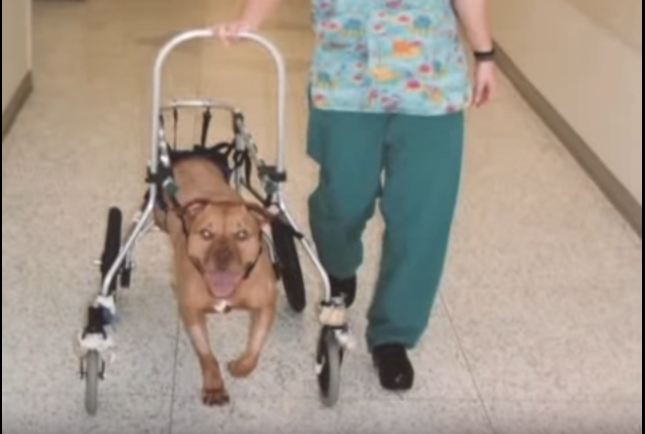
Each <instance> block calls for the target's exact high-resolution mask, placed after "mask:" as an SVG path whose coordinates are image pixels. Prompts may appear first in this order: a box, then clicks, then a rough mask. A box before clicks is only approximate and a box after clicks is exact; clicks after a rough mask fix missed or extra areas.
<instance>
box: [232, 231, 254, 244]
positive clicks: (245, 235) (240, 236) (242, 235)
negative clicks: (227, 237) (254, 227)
mask: <svg viewBox="0 0 645 434" xmlns="http://www.w3.org/2000/svg"><path fill="white" fill-rule="evenodd" d="M250 236H251V234H250V233H249V231H247V230H246V229H242V230H241V231H238V232H237V233H236V234H235V238H236V239H237V240H238V241H246V240H248V239H249V237H250Z"/></svg>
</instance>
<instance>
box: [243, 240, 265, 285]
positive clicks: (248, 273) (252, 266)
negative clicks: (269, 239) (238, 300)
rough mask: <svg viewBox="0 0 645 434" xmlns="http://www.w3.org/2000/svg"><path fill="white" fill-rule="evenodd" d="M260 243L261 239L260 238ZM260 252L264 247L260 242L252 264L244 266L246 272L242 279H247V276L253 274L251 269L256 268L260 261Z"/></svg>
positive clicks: (262, 251)
mask: <svg viewBox="0 0 645 434" xmlns="http://www.w3.org/2000/svg"><path fill="white" fill-rule="evenodd" d="M260 242H261V243H262V242H263V241H262V240H260ZM262 253H264V247H263V246H262V244H260V251H259V252H258V256H256V257H255V261H253V263H252V264H249V266H248V267H246V272H245V273H244V280H248V279H249V277H251V274H253V271H255V269H256V268H257V266H258V264H259V263H260V259H261V258H262Z"/></svg>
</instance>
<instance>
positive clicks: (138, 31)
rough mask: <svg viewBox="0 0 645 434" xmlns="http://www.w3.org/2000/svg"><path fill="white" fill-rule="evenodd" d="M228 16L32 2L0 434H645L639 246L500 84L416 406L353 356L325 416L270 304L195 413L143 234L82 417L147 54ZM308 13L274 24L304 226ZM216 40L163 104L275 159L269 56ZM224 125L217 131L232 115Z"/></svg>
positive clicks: (218, 324) (17, 136)
mask: <svg viewBox="0 0 645 434" xmlns="http://www.w3.org/2000/svg"><path fill="white" fill-rule="evenodd" d="M237 4H238V2H233V1H226V2H224V1H212V0H193V1H191V2H186V1H183V0H136V1H133V0H90V1H87V2H57V1H42V2H37V3H36V4H35V26H34V27H35V40H34V44H35V74H36V85H37V87H36V92H35V93H34V95H33V97H32V98H31V99H30V101H29V103H28V104H27V106H26V107H25V110H24V112H23V113H22V115H21V116H20V118H19V121H18V123H17V124H16V125H15V128H14V130H13V131H12V133H11V135H10V136H9V137H8V138H7V140H6V141H5V142H4V143H3V148H5V152H6V154H5V158H4V159H3V162H2V181H3V182H2V199H3V200H2V217H3V223H4V224H3V225H2V418H3V419H2V432H3V434H5V433H6V434H13V433H16V434H18V433H19V434H31V433H70V434H71V433H109V434H116V433H169V432H172V433H177V434H184V433H185V434H191V433H202V432H204V433H206V432H219V433H240V434H244V433H249V434H250V433H260V432H264V433H277V432H281V433H300V432H303V433H304V432H318V433H347V434H349V433H352V434H353V433H379V432H392V433H402V434H412V433H432V434H466V433H498V434H523V433H526V434H555V433H563V434H565V433H566V434H600V433H604V434H635V433H641V432H642V409H641V408H642V397H643V393H642V367H641V366H642V264H641V262H642V243H641V240H640V239H639V238H638V237H637V236H636V235H635V234H634V233H633V232H632V231H631V230H630V229H629V227H628V226H627V225H626V224H625V223H624V222H623V220H621V218H620V216H619V215H618V214H617V213H616V211H615V210H614V209H613V208H612V207H611V206H610V204H609V203H608V202H607V201H606V200H605V199H604V198H603V196H602V195H601V194H600V193H599V191H598V190H597V189H596V188H595V187H594V185H593V184H592V182H591V181H590V180H589V179H588V178H587V177H586V176H585V174H584V173H583V172H582V171H581V170H580V169H579V167H578V166H577V165H576V163H575V162H574V161H573V160H572V158H571V157H570V156H569V155H568V154H567V152H566V151H565V150H564V148H563V147H562V146H561V145H560V144H559V143H558V142H557V141H556V139H555V138H554V137H553V135H552V134H551V133H550V132H549V131H548V130H547V129H546V128H545V127H544V125H542V123H541V122H540V121H539V120H538V119H537V118H536V116H535V115H534V114H533V113H532V112H531V111H530V110H529V108H528V107H527V106H526V104H525V103H524V102H523V101H522V100H521V99H520V98H519V97H518V95H517V94H516V93H515V91H514V90H513V89H512V88H511V87H510V86H509V85H508V83H507V82H506V81H503V82H502V90H501V95H500V98H499V100H498V101H497V102H496V103H495V104H494V105H492V106H491V107H490V108H488V109H486V110H484V111H478V112H473V113H472V114H471V116H470V131H469V155H468V161H467V171H466V176H465V183H464V192H463V201H462V207H461V210H460V215H459V219H458V223H457V226H456V229H455V239H454V243H453V251H452V256H451V261H450V265H449V269H448V271H447V274H446V279H445V288H444V291H443V296H442V299H441V303H439V305H438V307H437V309H436V312H435V315H434V317H433V321H432V325H431V329H430V332H429V334H428V336H427V338H426V339H425V340H424V342H423V344H422V345H421V347H420V348H419V349H418V350H417V351H415V353H414V360H415V362H416V366H417V369H418V382H417V387H416V389H415V390H414V391H413V392H412V393H411V394H409V395H407V396H396V395H389V394H386V393H384V392H382V391H381V390H380V389H379V387H378V385H377V384H376V381H375V380H376V378H375V375H374V373H373V370H372V367H371V365H370V360H369V357H368V355H367V354H366V352H365V347H364V344H362V343H361V345H360V346H359V349H358V351H356V352H355V353H354V354H352V355H351V356H349V357H348V358H347V361H346V363H345V366H344V371H343V375H344V379H343V397H342V401H341V403H340V405H339V406H338V408H336V409H334V410H328V409H324V408H322V406H321V404H320V403H319V401H318V399H317V389H316V384H315V377H314V373H313V364H312V358H313V351H314V343H315V337H316V333H317V326H316V323H315V320H314V315H313V312H312V311H311V309H310V310H309V311H308V313H306V314H305V315H304V316H303V317H297V316H294V315H292V314H290V313H289V312H288V310H287V308H286V307H285V306H284V302H283V303H282V306H281V309H280V320H279V322H278V324H277V326H276V330H275V333H274V334H273V337H272V341H271V344H270V347H269V348H268V350H267V351H266V354H265V358H264V363H263V364H262V366H261V369H260V370H259V372H258V373H257V374H256V375H255V376H254V377H253V378H252V379H251V380H248V381H233V380H229V382H228V385H229V388H230V391H231V392H232V395H233V404H232V405H231V406H230V407H228V408H226V409H215V410H214V409H205V408H203V407H202V406H201V405H200V403H199V400H198V390H199V373H198V366H197V363H196V360H195V358H194V357H193V355H192V353H191V351H190V348H189V345H188V343H187V340H186V338H185V337H184V336H183V333H180V331H179V325H178V321H177V318H176V314H175V306H174V300H173V298H172V295H171V291H170V272H169V252H168V249H167V247H166V243H165V240H164V238H163V236H162V235H160V234H153V235H151V236H150V237H149V238H147V239H146V240H145V242H144V244H143V245H142V247H141V250H140V255H139V258H140V259H139V268H138V270H137V273H136V275H135V280H134V285H133V286H134V288H133V289H132V290H131V291H129V292H127V293H124V295H123V296H122V298H121V304H122V311H121V318H120V324H119V327H118V330H117V339H118V343H119V347H118V358H117V360H116V362H115V363H114V364H113V365H112V366H111V367H110V369H109V372H108V374H109V377H108V380H107V381H106V382H105V383H104V384H103V385H102V386H103V387H102V389H101V392H102V396H101V405H102V406H101V409H100V414H99V415H98V416H97V417H95V418H89V417H87V416H85V415H84V413H83V408H82V391H83V388H82V384H81V382H80V381H79V380H78V379H77V377H76V369H77V360H76V359H75V355H74V351H73V341H74V336H75V333H76V332H77V331H78V330H79V327H80V326H81V324H82V321H83V311H84V308H85V306H86V303H87V302H88V301H89V300H90V299H91V298H92V296H93V294H94V293H95V290H96V287H97V272H96V270H95V269H94V267H93V265H92V260H93V259H94V258H95V257H96V256H97V255H98V254H99V251H100V246H101V242H102V240H101V239H102V236H103V231H104V218H105V215H106V211H107V208H108V206H110V205H113V204H116V205H120V206H122V207H123V208H124V210H125V211H126V212H127V213H130V212H132V211H133V210H134V208H135V207H136V206H137V203H138V200H139V199H140V196H141V194H142V191H143V188H144V186H143V184H142V178H143V174H144V173H143V172H144V167H145V163H146V159H147V155H148V142H147V138H148V135H149V134H148V117H149V95H150V90H149V84H150V82H149V73H150V67H151V62H152V59H153V56H154V54H155V51H156V49H157V48H158V47H159V45H160V44H161V42H162V41H164V40H165V39H166V38H167V37H168V36H169V35H171V34H172V33H174V32H176V31H178V30H180V29H185V28H189V27H194V26H200V25H204V24H207V23H210V22H215V21H217V20H219V19H221V18H222V17H225V16H232V15H233V13H234V11H235V9H236V7H237ZM307 20H308V15H307V11H306V2H304V1H296V0H292V1H288V2H287V7H285V8H284V9H283V14H282V15H281V18H280V19H279V20H276V21H275V22H273V23H272V24H271V26H270V27H269V29H268V31H267V34H268V35H269V36H271V37H272V38H273V39H274V40H275V41H276V42H277V44H278V45H279V47H280V48H281V49H282V50H283V52H284V53H285V55H286V57H287V60H288V62H289V72H290V74H291V81H290V98H289V103H290V107H289V113H290V122H289V137H290V146H291V152H290V157H289V162H290V168H291V179H292V181H293V182H291V183H290V184H289V193H290V197H291V202H292V206H293V207H294V209H295V213H296V214H297V216H298V218H299V220H300V221H302V222H306V206H305V205H306V200H305V199H306V197H307V194H308V192H310V191H311V190H312V189H313V187H314V185H315V182H316V167H315V166H314V165H313V164H312V162H311V161H309V160H308V159H307V158H305V156H304V155H305V153H304V137H305V127H306V117H305V115H304V113H306V100H305V88H306V75H307V74H306V71H307V63H308V58H309V53H310V47H311V44H312V42H313V41H312V37H311V35H310V33H309V31H308V24H307ZM215 47H216V46H212V47H211V46H208V45H204V44H196V45H195V46H192V47H187V48H185V49H182V50H181V51H180V52H179V53H178V54H177V55H176V56H175V57H174V58H173V61H172V63H171V65H170V67H169V75H168V77H169V80H168V89H169V91H168V92H167V94H168V95H169V96H186V95H188V96H194V95H204V94H210V95H214V96H218V97H221V98H224V99H229V100H231V101H234V102H235V103H236V104H238V105H239V106H241V107H242V108H243V109H244V110H245V111H246V112H247V115H248V118H249V121H250V123H251V127H252V130H253V131H254V133H255V135H256V136H257V139H258V142H259V143H260V144H261V146H262V147H263V152H265V153H266V155H268V156H271V155H272V152H271V149H270V144H271V143H272V142H271V139H272V137H273V134H274V133H275V123H274V122H273V120H272V115H273V114H274V112H273V105H272V104H273V103H272V101H273V99H272V98H273V88H272V87H271V86H272V79H273V75H272V73H271V68H270V63H268V62H267V61H266V60H265V59H266V58H265V57H263V56H262V54H261V53H260V52H258V51H257V50H255V49H250V48H246V47H239V48H236V49H234V50H219V51H218V50H216V49H215ZM218 125H219V126H221V130H220V131H221V132H222V134H226V133H228V131H227V130H226V128H224V126H227V125H228V124H227V123H222V122H220V123H219V124H218ZM192 128H193V124H192V123H190V122H188V128H187V130H192ZM265 147H268V149H264V148H265ZM381 229H382V223H381V222H380V221H376V222H374V223H373V224H372V225H371V226H370V229H369V233H368V236H367V243H368V244H369V249H368V250H367V251H368V252H370V254H369V257H368V261H367V263H366V265H365V268H364V270H363V272H362V275H361V278H362V282H361V283H362V286H363V288H364V290H363V292H362V293H361V294H360V299H359V302H358V306H357V308H356V309H355V310H354V312H353V321H352V322H353V325H354V330H355V333H356V335H357V336H361V335H362V334H363V332H364V328H365V320H364V318H363V317H364V315H363V312H364V310H365V308H366V305H367V303H368V301H369V296H370V288H371V286H372V285H373V283H374V280H375V276H376V271H377V270H376V266H377V262H378V254H379V239H380V232H381ZM307 271H308V284H309V287H311V288H315V287H316V281H315V280H313V277H314V274H313V270H312V269H311V268H307ZM244 327H245V319H244V318H243V317H241V318H238V317H232V318H221V319H217V320H215V321H214V322H213V332H214V337H213V340H214V341H216V342H217V351H218V354H219V355H221V356H222V359H225V360H226V359H229V358H231V357H233V356H234V354H235V353H236V351H238V350H239V349H240V347H241V345H242V343H243V342H242V341H243V338H244V333H245V328H244Z"/></svg>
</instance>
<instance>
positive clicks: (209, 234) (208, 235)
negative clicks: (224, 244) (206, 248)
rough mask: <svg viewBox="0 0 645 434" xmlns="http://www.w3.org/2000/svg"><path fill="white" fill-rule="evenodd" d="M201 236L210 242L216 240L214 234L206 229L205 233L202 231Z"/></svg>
mask: <svg viewBox="0 0 645 434" xmlns="http://www.w3.org/2000/svg"><path fill="white" fill-rule="evenodd" d="M199 235H200V236H201V237H202V238H203V239H205V240H206V241H210V240H212V239H213V238H214V235H213V233H212V232H211V231H209V230H208V229H204V230H203V231H201V232H200V233H199Z"/></svg>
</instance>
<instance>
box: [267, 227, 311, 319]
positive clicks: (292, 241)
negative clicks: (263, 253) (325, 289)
mask: <svg viewBox="0 0 645 434" xmlns="http://www.w3.org/2000/svg"><path fill="white" fill-rule="evenodd" d="M271 233H272V235H273V243H274V247H275V253H276V256H277V258H278V262H279V264H280V268H281V273H280V274H281V275H282V282H283V284H284V289H285V292H286V295H287V301H288V302H289V306H291V309H293V310H294V312H297V313H301V312H302V311H303V310H304V309H305V306H306V305H307V300H306V296H305V283H304V279H303V277H302V268H301V267H300V259H299V258H298V250H297V249H296V236H295V234H294V231H293V229H292V228H291V226H289V225H288V224H287V223H285V222H284V221H282V220H281V219H275V220H274V221H273V222H272V223H271Z"/></svg>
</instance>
